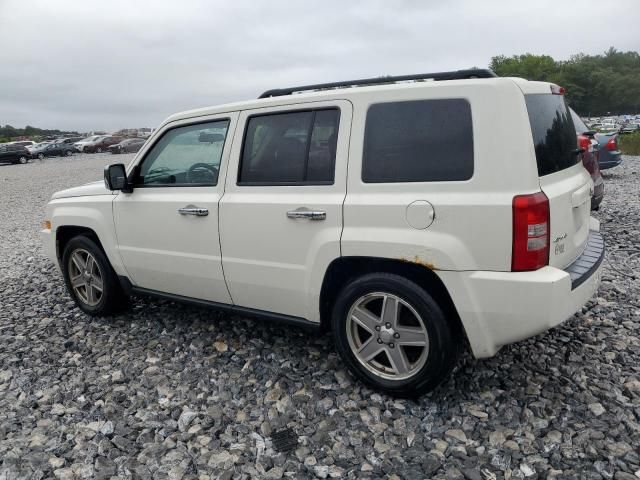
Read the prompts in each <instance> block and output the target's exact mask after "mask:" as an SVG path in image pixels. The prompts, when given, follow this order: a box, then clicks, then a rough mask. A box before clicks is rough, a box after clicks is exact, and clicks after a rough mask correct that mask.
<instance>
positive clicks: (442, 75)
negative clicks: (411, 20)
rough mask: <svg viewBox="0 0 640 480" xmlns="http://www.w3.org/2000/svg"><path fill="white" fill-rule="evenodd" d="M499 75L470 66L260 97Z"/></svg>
mask: <svg viewBox="0 0 640 480" xmlns="http://www.w3.org/2000/svg"><path fill="white" fill-rule="evenodd" d="M492 77H497V75H496V74H495V73H494V72H493V70H491V69H488V68H470V69H468V70H455V71H453V72H435V73H419V74H414V75H400V76H396V77H392V76H388V77H377V78H363V79H361V80H346V81H343V82H333V83H318V84H315V85H302V86H300V87H289V88H274V89H272V90H267V91H266V92H264V93H263V94H262V95H260V96H259V97H258V98H269V97H282V96H284V95H291V94H293V93H296V92H304V91H309V90H330V89H333V88H345V87H361V86H365V85H383V84H389V83H396V82H410V81H424V80H433V81H440V80H464V79H468V78H492Z"/></svg>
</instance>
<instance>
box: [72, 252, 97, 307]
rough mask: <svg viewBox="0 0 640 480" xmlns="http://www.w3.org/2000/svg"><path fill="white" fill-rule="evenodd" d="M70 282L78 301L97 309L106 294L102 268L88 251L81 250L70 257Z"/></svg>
mask: <svg viewBox="0 0 640 480" xmlns="http://www.w3.org/2000/svg"><path fill="white" fill-rule="evenodd" d="M68 268H69V282H70V283H71V287H72V288H73V291H74V292H75V294H76V296H77V297H78V299H79V300H80V301H81V302H83V303H84V304H86V305H88V306H90V307H95V306H96V305H98V304H99V303H100V300H101V299H102V295H103V292H104V282H103V277H102V272H101V271H100V266H99V265H98V262H97V261H96V259H95V258H94V256H93V255H92V254H91V253H89V252H88V251H87V250H84V249H82V248H79V249H77V250H75V251H74V252H73V253H72V254H71V256H70V257H69V265H68Z"/></svg>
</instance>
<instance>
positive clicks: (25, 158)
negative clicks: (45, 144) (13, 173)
mask: <svg viewBox="0 0 640 480" xmlns="http://www.w3.org/2000/svg"><path fill="white" fill-rule="evenodd" d="M28 161H29V159H28V158H27V157H25V156H24V155H23V156H21V157H20V158H19V159H18V162H20V163H21V164H22V165H24V164H25V163H27V162H28Z"/></svg>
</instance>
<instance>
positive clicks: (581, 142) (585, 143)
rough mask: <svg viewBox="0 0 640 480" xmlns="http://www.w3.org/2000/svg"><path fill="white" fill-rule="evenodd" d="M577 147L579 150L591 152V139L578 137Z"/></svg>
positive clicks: (583, 136)
mask: <svg viewBox="0 0 640 480" xmlns="http://www.w3.org/2000/svg"><path fill="white" fill-rule="evenodd" d="M578 147H580V149H581V150H583V151H584V152H585V153H586V152H591V151H592V150H593V146H592V145H591V139H590V138H589V137H587V136H586V135H578Z"/></svg>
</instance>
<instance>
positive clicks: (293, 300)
mask: <svg viewBox="0 0 640 480" xmlns="http://www.w3.org/2000/svg"><path fill="white" fill-rule="evenodd" d="M425 79H430V80H434V81H423V80H425ZM563 94H564V89H562V88H560V87H558V86H557V85H553V84H550V83H546V82H530V81H526V80H522V79H513V78H496V77H495V75H494V74H493V72H491V71H488V70H477V69H473V70H463V71H458V72H442V73H435V74H427V75H411V76H403V77H383V78H377V79H367V80H356V81H351V82H338V83H333V84H324V85H311V86H302V87H293V88H287V89H276V90H270V91H267V92H265V93H264V94H262V95H261V97H260V99H258V100H253V101H250V102H242V103H237V104H230V105H222V106H218V107H210V108H203V109H199V110H192V111H188V112H184V113H179V114H176V115H173V116H171V117H170V118H168V119H167V120H166V121H165V122H164V123H163V124H162V125H161V126H160V127H159V128H158V130H156V131H155V132H154V134H153V135H152V136H151V138H150V139H149V141H147V143H146V144H145V145H144V147H143V148H142V149H141V150H140V151H139V152H138V153H137V154H136V156H135V157H134V159H133V160H132V161H131V163H130V164H129V166H128V167H125V166H124V165H123V164H113V165H110V166H108V167H106V168H105V172H104V177H105V178H104V181H103V182H97V183H92V184H88V185H84V186H80V187H76V188H71V189H68V190H64V191H61V192H58V193H55V194H54V195H53V197H52V199H51V201H50V202H49V204H48V205H47V208H46V217H45V221H44V228H43V230H42V239H43V242H44V248H45V251H46V252H47V254H48V256H49V257H50V258H51V259H52V260H53V261H54V262H55V263H56V265H58V267H59V268H60V270H61V272H62V274H63V276H64V279H65V283H66V286H67V289H68V291H69V293H70V295H71V297H72V298H73V299H74V301H75V302H76V304H77V305H78V307H79V308H80V309H81V310H82V311H83V312H85V313H87V314H88V315H93V316H105V315H111V314H114V313H117V312H119V311H122V310H123V309H125V308H127V305H128V302H127V298H128V296H129V295H130V294H138V295H152V296H156V297H161V298H167V299H171V300H177V301H183V302H190V303H194V304H197V305H200V306H209V307H213V308H218V309H223V310H226V311H230V312H234V313H235V314H238V315H243V316H246V315H249V316H259V317H262V318H265V319H269V320H278V321H281V322H284V323H286V324H293V325H301V326H305V327H309V328H315V329H327V330H331V331H332V334H333V336H334V339H335V345H336V349H337V350H338V353H339V354H340V356H341V357H342V362H343V363H344V365H346V366H347V367H348V368H349V369H350V370H351V372H352V373H353V374H354V375H355V376H357V377H358V378H360V379H361V380H362V381H364V382H366V383H368V384H369V385H371V386H373V387H375V388H378V389H381V390H385V391H387V392H390V393H392V394H398V395H415V394H420V393H423V392H426V391H429V390H431V389H433V388H435V386H436V385H438V384H439V383H440V382H441V381H442V380H443V379H444V378H446V377H447V376H448V374H449V372H450V371H451V369H452V368H453V366H454V365H455V363H456V358H457V354H458V352H459V351H460V350H461V349H462V348H465V347H466V346H469V347H470V350H471V351H472V353H473V355H475V357H477V358H486V357H490V356H492V355H495V353H496V352H497V351H498V350H499V349H500V347H502V346H503V345H507V344H509V343H512V342H516V341H518V340H521V339H524V338H528V337H531V336H533V335H537V334H539V333H540V332H543V331H545V330H547V329H549V328H552V327H554V326H556V325H558V324H560V323H561V322H563V321H564V320H566V319H567V318H569V317H571V316H572V315H573V314H574V312H576V311H577V310H579V309H580V308H581V307H582V306H583V305H584V304H585V303H586V302H587V301H588V300H589V299H590V298H591V297H592V295H593V294H594V292H595V291H596V289H597V288H598V285H599V283H600V272H601V268H602V265H601V264H602V260H603V258H604V242H603V238H602V235H601V234H600V233H599V232H598V230H599V224H598V222H597V220H595V219H593V218H591V217H590V213H589V212H590V206H591V202H590V200H591V195H592V192H593V182H592V180H591V177H590V175H589V172H587V170H586V169H585V168H584V167H583V165H582V162H581V161H580V153H581V150H580V149H579V148H578V145H577V138H576V130H575V127H574V124H573V120H572V117H571V115H570V113H569V110H568V108H567V106H566V104H565V100H564V96H563ZM496 138H499V139H500V141H496ZM347 171H348V175H347ZM232 320H233V317H231V318H230V320H229V321H232ZM310 341H311V339H310ZM114 348H116V345H114Z"/></svg>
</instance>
